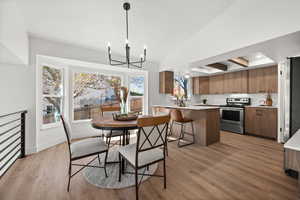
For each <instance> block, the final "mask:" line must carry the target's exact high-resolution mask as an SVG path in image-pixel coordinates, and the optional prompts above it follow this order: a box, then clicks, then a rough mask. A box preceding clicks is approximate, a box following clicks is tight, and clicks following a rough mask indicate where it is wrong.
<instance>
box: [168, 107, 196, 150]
mask: <svg viewBox="0 0 300 200" xmlns="http://www.w3.org/2000/svg"><path fill="white" fill-rule="evenodd" d="M171 120H172V123H171V127H170V130H171V132H170V134H172V128H173V125H174V123H175V124H178V125H180V126H181V128H180V135H179V138H178V143H177V146H178V147H184V146H187V145H191V144H194V143H195V134H194V124H193V120H192V119H189V118H185V117H183V115H182V112H181V111H180V110H178V109H174V110H172V111H171ZM189 123H190V124H191V128H192V132H191V133H190V132H186V131H185V126H186V125H187V124H189ZM186 135H190V136H192V140H186V139H185V136H186ZM183 141H185V142H184V144H182V142H183Z"/></svg>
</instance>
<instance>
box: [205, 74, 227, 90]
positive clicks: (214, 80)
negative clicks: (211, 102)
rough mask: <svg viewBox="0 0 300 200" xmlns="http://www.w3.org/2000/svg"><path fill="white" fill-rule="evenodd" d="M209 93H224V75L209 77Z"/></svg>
mask: <svg viewBox="0 0 300 200" xmlns="http://www.w3.org/2000/svg"><path fill="white" fill-rule="evenodd" d="M209 93H210V94H223V93H224V75H223V74H222V75H216V76H211V77H209Z"/></svg>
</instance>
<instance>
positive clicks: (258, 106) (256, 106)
mask: <svg viewBox="0 0 300 200" xmlns="http://www.w3.org/2000/svg"><path fill="white" fill-rule="evenodd" d="M245 107H250V108H251V107H252V108H277V106H260V105H251V106H245Z"/></svg>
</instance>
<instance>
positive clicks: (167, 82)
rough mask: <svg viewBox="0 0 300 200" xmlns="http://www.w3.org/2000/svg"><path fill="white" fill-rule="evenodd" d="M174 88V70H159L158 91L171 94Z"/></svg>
mask: <svg viewBox="0 0 300 200" xmlns="http://www.w3.org/2000/svg"><path fill="white" fill-rule="evenodd" d="M173 88H174V72H172V71H162V72H159V93H161V94H173Z"/></svg>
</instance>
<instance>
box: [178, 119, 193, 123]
mask: <svg viewBox="0 0 300 200" xmlns="http://www.w3.org/2000/svg"><path fill="white" fill-rule="evenodd" d="M174 121H175V122H178V123H190V122H193V121H194V120H192V119H189V118H182V119H181V120H174Z"/></svg>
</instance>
